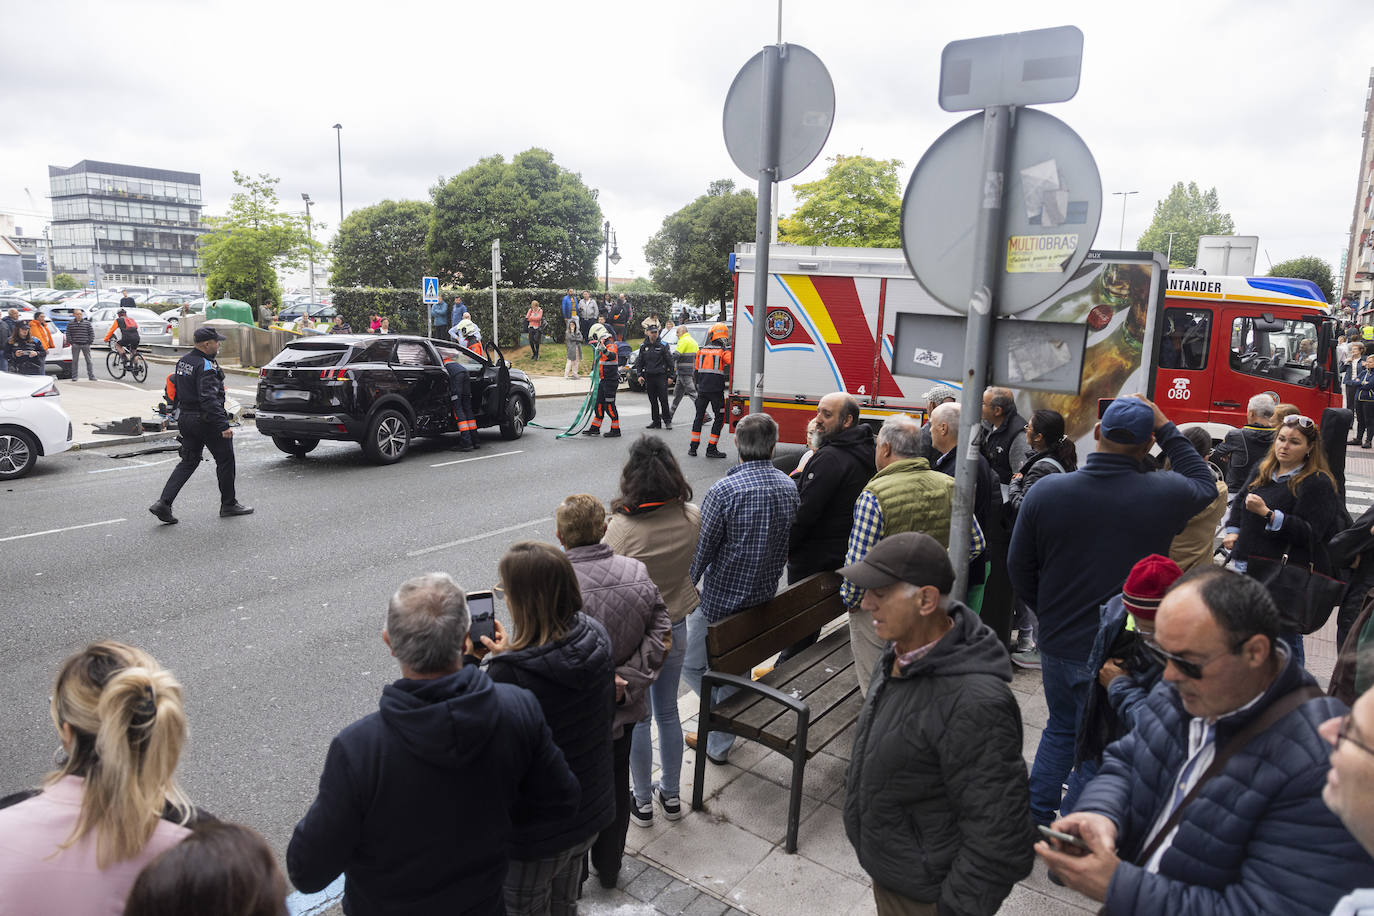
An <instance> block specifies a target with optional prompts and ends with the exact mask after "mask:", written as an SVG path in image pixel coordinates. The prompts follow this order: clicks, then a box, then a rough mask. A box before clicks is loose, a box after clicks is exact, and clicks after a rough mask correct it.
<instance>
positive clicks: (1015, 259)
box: [1007, 232, 1078, 274]
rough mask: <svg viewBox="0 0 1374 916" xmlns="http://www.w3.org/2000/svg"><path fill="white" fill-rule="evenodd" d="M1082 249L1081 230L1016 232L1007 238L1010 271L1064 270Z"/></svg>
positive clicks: (1042, 271) (1034, 272) (1059, 271)
mask: <svg viewBox="0 0 1374 916" xmlns="http://www.w3.org/2000/svg"><path fill="white" fill-rule="evenodd" d="M1077 250H1078V234H1077V233H1073V232H1067V233H1063V234H1056V235H1013V236H1011V237H1010V238H1008V239H1007V273H1009V274H1047V273H1062V272H1063V271H1064V268H1066V267H1067V266H1068V264H1069V261H1070V259H1071V258H1072V257H1073V254H1074V252H1075V251H1077Z"/></svg>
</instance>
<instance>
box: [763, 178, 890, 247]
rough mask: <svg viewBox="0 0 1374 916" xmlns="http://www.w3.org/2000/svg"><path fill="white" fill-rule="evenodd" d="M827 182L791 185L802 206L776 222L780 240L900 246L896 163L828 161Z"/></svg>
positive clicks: (828, 243)
mask: <svg viewBox="0 0 1374 916" xmlns="http://www.w3.org/2000/svg"><path fill="white" fill-rule="evenodd" d="M828 161H829V162H830V167H829V168H828V169H826V170H825V177H824V178H821V179H819V180H817V181H809V182H806V183H805V184H799V185H795V186H794V187H793V188H792V193H793V195H794V196H795V197H796V198H797V200H798V201H800V205H799V206H798V207H797V209H796V211H795V212H793V213H792V215H791V216H788V217H786V218H782V219H779V220H778V240H779V241H783V242H788V243H790V244H793V245H850V246H855V247H859V248H900V247H902V192H901V187H900V186H899V185H898V183H897V169H899V168H901V166H902V162H901V160H900V159H874V158H872V157H871V156H863V155H859V156H832V157H831V158H830V159H829V160H828Z"/></svg>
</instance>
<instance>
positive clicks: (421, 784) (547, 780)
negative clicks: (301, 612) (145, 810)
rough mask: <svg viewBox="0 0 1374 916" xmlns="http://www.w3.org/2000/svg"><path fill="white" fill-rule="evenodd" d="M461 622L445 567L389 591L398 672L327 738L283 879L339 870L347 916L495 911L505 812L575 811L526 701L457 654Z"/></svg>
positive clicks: (385, 634)
mask: <svg viewBox="0 0 1374 916" xmlns="http://www.w3.org/2000/svg"><path fill="white" fill-rule="evenodd" d="M469 622H470V620H469V615H468V608H467V600H466V598H465V596H464V595H463V592H462V591H461V590H460V589H459V588H458V585H457V583H455V582H454V581H453V579H451V578H450V577H449V576H448V575H447V574H445V573H430V574H428V575H425V576H419V577H417V578H415V579H411V580H409V581H407V582H406V583H404V584H403V585H402V586H401V587H400V588H399V589H398V590H397V591H396V594H395V595H393V596H392V597H391V604H390V606H389V607H388V609H387V619H386V628H385V629H383V630H382V640H383V641H384V642H385V643H386V644H387V646H388V647H389V648H390V649H391V654H392V655H393V656H395V657H396V660H397V661H398V662H400V665H401V679H400V680H398V681H396V682H394V683H392V684H390V685H389V686H387V687H385V688H383V690H382V701H381V709H380V710H379V711H378V712H374V713H372V714H371V715H369V716H365V717H364V718H362V719H360V720H358V721H357V722H354V723H353V724H352V725H350V726H349V727H348V728H346V729H344V730H343V731H342V732H340V733H339V735H338V736H337V737H336V738H335V739H334V740H333V741H332V742H331V743H330V745H329V755H328V757H326V758H325V763H324V773H323V775H322V776H321V777H320V791H319V795H318V796H317V797H316V799H315V801H314V803H313V804H312V805H311V806H310V810H309V811H307V812H306V814H305V817H304V818H302V819H301V822H300V823H299V824H297V825H296V830H295V833H294V834H293V835H292V837H291V845H290V846H289V847H287V850H286V868H287V872H288V873H289V874H290V876H291V881H292V883H293V884H295V885H296V887H297V888H299V889H300V890H302V891H305V892H306V893H314V892H316V891H320V890H323V889H324V888H325V887H327V886H328V885H329V884H330V882H332V881H333V880H334V879H335V878H336V877H337V876H338V875H339V873H340V872H342V873H343V875H344V899H343V910H344V912H345V913H346V914H348V916H371V914H402V913H406V914H409V913H463V914H488V913H490V914H498V913H504V912H505V904H504V898H503V892H502V885H503V882H504V880H505V875H506V857H507V838H508V837H509V836H510V833H511V815H512V812H513V811H515V810H516V809H517V808H521V809H529V808H533V809H535V810H539V811H542V812H543V813H544V814H545V815H547V816H548V817H550V818H558V817H562V816H564V815H567V814H571V813H572V812H573V811H574V810H575V809H576V808H577V805H578V800H579V798H580V796H581V790H580V787H579V785H578V782H577V779H576V777H574V776H573V774H572V771H571V770H570V769H568V764H567V762H566V761H565V760H564V757H563V752H562V751H560V750H559V749H558V747H557V745H555V744H554V743H553V738H552V736H551V734H550V732H549V727H548V725H547V724H546V723H545V721H544V714H543V712H542V711H541V710H540V707H539V703H538V701H537V700H536V699H535V698H534V696H533V695H532V694H530V693H529V692H528V691H526V690H522V689H521V688H519V687H515V686H512V685H507V684H494V683H492V681H491V680H489V679H488V678H487V676H486V675H485V674H483V673H482V672H481V670H480V669H479V668H478V667H477V665H476V663H475V660H469V664H466V665H465V664H464V648H465V646H466V647H469V648H470V646H471V643H470V642H469V641H468V625H469Z"/></svg>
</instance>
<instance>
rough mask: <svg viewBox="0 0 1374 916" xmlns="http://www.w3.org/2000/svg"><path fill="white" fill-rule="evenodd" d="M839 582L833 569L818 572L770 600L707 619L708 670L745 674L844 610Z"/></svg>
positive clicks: (841, 580)
mask: <svg viewBox="0 0 1374 916" xmlns="http://www.w3.org/2000/svg"><path fill="white" fill-rule="evenodd" d="M843 582H844V580H843V579H842V578H840V576H839V575H838V574H836V573H833V572H825V573H816V574H815V575H814V576H808V577H807V578H805V579H803V580H801V581H800V582H798V583H797V584H796V585H793V586H790V587H788V588H787V589H785V590H784V591H783V592H781V593H780V594H778V595H777V596H776V597H774V598H773V599H772V600H770V601H766V602H764V603H763V604H759V605H755V606H754V607H751V608H745V609H744V610H742V611H738V612H737V613H734V614H731V615H730V616H729V617H726V618H725V619H724V620H722V621H720V622H718V623H713V624H711V626H710V627H709V628H708V629H707V630H706V654H707V657H708V665H709V666H710V668H711V670H713V671H724V672H725V673H726V674H746V673H748V672H749V671H750V669H752V668H753V667H754V666H755V665H757V664H758V663H759V662H761V661H763V660H764V659H766V658H769V657H770V656H772V655H775V654H777V653H778V652H781V651H782V650H783V649H786V648H787V647H788V646H790V645H792V644H793V643H795V642H796V641H797V640H799V639H801V638H802V637H803V636H806V635H807V634H808V633H814V632H816V631H817V630H819V629H820V628H821V627H823V626H824V625H825V624H827V623H829V622H830V621H832V620H834V619H835V618H836V617H838V616H840V615H841V614H843V613H845V607H844V602H843V601H841V600H840V586H841V584H843Z"/></svg>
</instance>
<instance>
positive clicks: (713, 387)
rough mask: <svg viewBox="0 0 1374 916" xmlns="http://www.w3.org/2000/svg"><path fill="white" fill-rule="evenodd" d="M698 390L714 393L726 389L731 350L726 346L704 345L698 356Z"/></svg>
mask: <svg viewBox="0 0 1374 916" xmlns="http://www.w3.org/2000/svg"><path fill="white" fill-rule="evenodd" d="M695 368H696V383H697V391H698V392H700V393H702V394H714V393H715V392H717V391H724V390H725V377H726V376H727V375H728V374H729V372H730V351H729V350H727V349H725V348H724V347H714V346H708V347H702V348H701V349H700V350H698V351H697V358H696V366H695Z"/></svg>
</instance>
